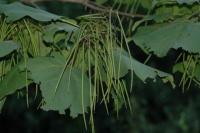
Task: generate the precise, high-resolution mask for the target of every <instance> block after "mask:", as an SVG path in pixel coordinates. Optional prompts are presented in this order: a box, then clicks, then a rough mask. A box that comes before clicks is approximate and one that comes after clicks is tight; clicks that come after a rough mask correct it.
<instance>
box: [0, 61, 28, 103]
mask: <svg viewBox="0 0 200 133" xmlns="http://www.w3.org/2000/svg"><path fill="white" fill-rule="evenodd" d="M29 83H30V81H27V78H26V73H25V72H21V71H20V69H19V65H16V66H14V67H13V68H12V70H11V71H9V72H8V73H7V74H6V76H5V77H4V78H3V80H2V81H1V82H0V99H2V98H4V97H6V96H7V95H10V94H13V93H14V92H15V91H16V90H18V89H22V88H24V87H25V86H26V85H28V84H29Z"/></svg>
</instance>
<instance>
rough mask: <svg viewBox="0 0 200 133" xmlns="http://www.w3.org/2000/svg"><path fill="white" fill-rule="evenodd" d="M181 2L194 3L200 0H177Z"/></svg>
mask: <svg viewBox="0 0 200 133" xmlns="http://www.w3.org/2000/svg"><path fill="white" fill-rule="evenodd" d="M177 2H178V3H179V4H185V3H186V4H193V3H195V2H199V0H177Z"/></svg>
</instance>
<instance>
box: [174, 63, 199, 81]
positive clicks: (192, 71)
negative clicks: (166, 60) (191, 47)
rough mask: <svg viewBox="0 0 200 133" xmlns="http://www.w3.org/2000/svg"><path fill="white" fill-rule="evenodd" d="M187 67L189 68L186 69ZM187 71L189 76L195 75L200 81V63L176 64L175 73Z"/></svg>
mask: <svg viewBox="0 0 200 133" xmlns="http://www.w3.org/2000/svg"><path fill="white" fill-rule="evenodd" d="M186 68H187V70H186ZM186 71H187V75H188V76H194V77H195V78H196V79H197V80H198V81H200V65H199V64H195V63H194V62H190V64H188V62H186V61H185V62H180V63H177V64H176V65H174V67H173V73H176V72H180V73H184V72H186Z"/></svg>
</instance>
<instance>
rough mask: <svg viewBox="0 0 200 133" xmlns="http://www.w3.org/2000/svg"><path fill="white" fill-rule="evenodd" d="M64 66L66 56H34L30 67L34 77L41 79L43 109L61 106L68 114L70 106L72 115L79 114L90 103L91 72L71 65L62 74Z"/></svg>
mask: <svg viewBox="0 0 200 133" xmlns="http://www.w3.org/2000/svg"><path fill="white" fill-rule="evenodd" d="M64 66H65V59H64V58H63V57H61V56H55V57H37V58H34V59H30V60H29V62H28V66H27V67H28V69H29V70H30V72H31V77H32V79H33V80H34V81H35V82H36V83H38V84H39V83H40V88H41V91H42V96H43V98H44V101H45V104H44V105H43V106H42V109H44V110H57V111H59V113H61V114H64V113H65V110H66V109H68V108H69V109H70V115H71V116H72V117H76V116H77V115H78V114H82V113H85V112H86V111H87V107H89V105H90V82H89V79H88V78H87V76H86V75H82V71H80V70H79V69H76V68H72V69H71V70H70V69H69V68H67V69H66V70H65V71H64V73H63V76H62V77H60V75H61V73H62V72H63V68H64ZM59 80H60V82H59ZM82 81H83V84H82ZM58 83H59V84H58ZM82 92H83V93H82Z"/></svg>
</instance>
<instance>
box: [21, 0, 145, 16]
mask: <svg viewBox="0 0 200 133" xmlns="http://www.w3.org/2000/svg"><path fill="white" fill-rule="evenodd" d="M21 1H22V2H24V3H29V4H30V3H31V4H33V3H38V2H53V1H58V2H63V3H65V2H69V3H76V4H81V5H83V6H85V7H87V8H90V9H92V10H95V11H98V12H103V13H111V14H118V15H120V16H125V17H129V18H143V17H144V15H142V14H131V13H126V12H121V11H118V10H112V9H109V8H107V7H105V6H98V5H96V4H94V3H93V2H91V1H89V0H21Z"/></svg>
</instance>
